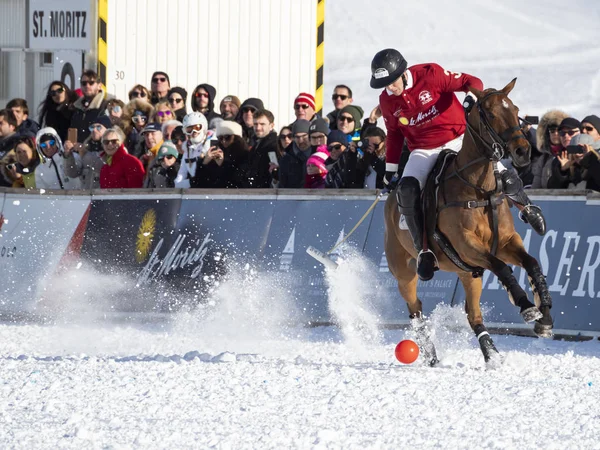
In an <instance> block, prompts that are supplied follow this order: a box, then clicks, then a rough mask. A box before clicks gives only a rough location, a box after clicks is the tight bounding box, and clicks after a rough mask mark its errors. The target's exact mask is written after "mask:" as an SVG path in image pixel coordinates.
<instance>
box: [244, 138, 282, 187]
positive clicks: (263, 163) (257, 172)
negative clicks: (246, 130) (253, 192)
mask: <svg viewBox="0 0 600 450" xmlns="http://www.w3.org/2000/svg"><path fill="white" fill-rule="evenodd" d="M269 152H275V154H277V133H276V132H275V131H271V132H270V133H269V134H268V135H266V136H265V137H264V138H262V139H259V140H258V141H257V142H256V145H255V146H254V147H253V148H252V150H250V154H249V157H248V172H247V176H248V181H249V183H250V187H251V188H269V187H271V174H270V173H269V163H270V159H269Z"/></svg>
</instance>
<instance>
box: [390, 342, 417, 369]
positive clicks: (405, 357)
mask: <svg viewBox="0 0 600 450" xmlns="http://www.w3.org/2000/svg"><path fill="white" fill-rule="evenodd" d="M395 353H396V359H397V360H398V361H400V362H401V363H402V364H412V363H414V362H415V361H416V360H417V358H418V357H419V346H418V345H417V344H416V343H415V342H414V341H411V340H410V339H405V340H404V341H400V342H399V343H398V345H396V350H395Z"/></svg>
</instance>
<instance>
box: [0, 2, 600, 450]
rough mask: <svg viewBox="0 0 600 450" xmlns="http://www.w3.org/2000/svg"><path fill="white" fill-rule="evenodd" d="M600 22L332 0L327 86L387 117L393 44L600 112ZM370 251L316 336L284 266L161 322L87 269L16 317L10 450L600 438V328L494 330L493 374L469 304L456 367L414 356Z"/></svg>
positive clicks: (584, 7) (437, 319) (465, 444)
mask: <svg viewBox="0 0 600 450" xmlns="http://www.w3.org/2000/svg"><path fill="white" fill-rule="evenodd" d="M599 15H600V14H599V9H598V7H597V5H596V3H595V2H591V1H589V0H586V1H583V0H573V1H571V2H569V4H568V7H567V6H566V4H565V3H564V2H559V1H556V0H550V1H546V2H544V3H543V4H540V3H537V2H535V3H534V2H531V1H527V2H525V1H518V0H503V1H501V2H499V1H487V0H478V1H474V0H462V1H460V2H445V1H441V0H439V1H432V0H422V1H419V2H392V1H382V0H372V1H371V2H369V3H368V5H367V4H366V3H364V2H359V1H358V0H346V1H333V0H330V1H328V2H327V12H326V20H327V22H326V72H325V79H326V86H325V91H326V95H329V94H328V93H330V92H331V91H332V90H333V86H334V85H335V84H336V83H338V82H342V83H347V84H349V85H350V86H351V87H353V89H354V91H355V99H356V103H357V104H361V105H362V106H364V107H365V110H366V111H368V110H370V109H371V108H372V107H373V106H374V105H375V102H376V99H377V93H376V92H375V91H372V90H371V89H370V88H369V87H368V80H369V71H370V60H371V58H372V55H373V54H374V53H375V52H376V51H378V50H380V49H382V48H385V47H388V46H389V47H396V48H398V49H400V50H401V51H402V52H403V53H404V55H405V56H406V57H407V59H408V60H409V63H411V64H413V63H420V62H427V61H435V62H438V63H440V64H441V65H442V66H444V67H445V68H447V69H450V70H454V71H464V72H469V73H472V74H475V75H477V76H480V77H481V78H482V79H483V81H484V83H485V84H486V86H495V87H502V86H503V85H504V84H506V83H507V82H508V81H510V80H511V79H512V78H513V77H515V76H517V77H518V78H519V81H518V83H517V86H516V88H515V90H514V91H513V94H512V95H511V97H512V98H513V99H514V101H515V102H516V103H517V104H518V105H519V106H520V107H521V110H522V111H523V113H524V114H525V113H526V114H530V115H534V114H535V115H541V114H543V112H544V111H545V110H547V109H549V108H552V107H561V108H564V109H565V110H567V111H568V112H571V113H572V114H573V115H575V116H576V117H579V118H581V117H583V115H585V114H588V113H594V112H595V113H596V114H598V113H599V112H600V111H598V106H599V104H600V102H599V95H600V92H599V86H598V81H599V80H600V78H599V77H598V74H599V69H598V65H597V63H596V60H597V58H598V56H600V46H599V45H598V44H597V42H600V40H599V39H598V35H599V34H600V27H598V22H599V20H598V19H599ZM326 104H327V103H326ZM326 109H327V108H326ZM362 264H363V262H361V261H360V260H359V259H356V258H350V259H349V260H348V263H347V265H346V266H342V268H341V270H339V271H338V272H336V273H334V274H330V275H329V278H328V279H329V282H330V287H331V295H330V309H331V311H332V313H333V314H334V315H335V317H336V318H337V321H338V324H339V326H338V327H328V328H312V329H310V328H303V327H298V326H297V325H291V324H290V318H292V317H293V316H294V315H295V312H294V311H290V307H289V305H290V304H291V303H292V302H290V301H289V300H290V299H289V297H290V296H293V293H289V292H286V291H285V290H280V291H278V290H277V288H276V286H275V285H274V283H276V280H277V274H258V275H255V276H254V279H253V280H250V281H248V280H244V279H239V278H238V279H235V278H232V279H230V280H226V281H225V282H223V284H222V285H221V286H220V287H219V288H218V289H217V291H216V292H215V295H214V297H213V299H212V301H211V302H209V303H208V304H207V305H205V306H204V307H202V308H199V309H198V310H196V311H192V312H182V313H179V314H175V315H173V316H171V317H169V318H166V319H162V320H157V321H156V322H155V323H142V322H135V321H132V322H128V323H114V322H110V321H107V320H105V319H104V318H103V314H102V312H101V311H100V309H99V308H98V304H97V303H95V302H86V301H85V300H83V299H84V298H88V296H87V295H84V293H86V292H87V291H93V292H94V294H95V297H98V296H102V295H104V297H105V299H104V305H103V306H105V305H106V304H110V302H112V301H118V298H115V295H118V292H117V291H118V289H115V284H112V285H111V284H110V283H108V282H107V281H106V280H105V279H104V278H101V277H102V276H101V275H100V274H89V273H86V272H85V271H84V270H81V271H79V272H77V273H75V274H70V276H71V277H75V280H78V282H77V283H73V279H72V278H71V283H72V284H71V286H75V285H76V286H77V288H76V289H63V290H61V291H60V294H58V292H59V291H56V292H55V298H52V299H46V301H47V302H48V303H46V304H45V305H44V307H45V312H46V313H48V314H49V317H50V319H48V320H47V321H45V322H43V323H39V324H36V323H28V324H3V325H0V448H24V449H33V448H52V449H55V448H74V449H83V448H103V449H125V448H149V449H153V448H178V449H180V448H218V449H238V448H240V449H243V448H248V449H256V448H261V449H263V448H264V449H282V448H302V449H304V448H314V449H329V448H331V449H337V448H356V449H362V448H376V449H379V448H381V449H398V448H411V449H413V448H414V449H419V448H453V449H471V448H502V449H506V448H515V449H517V448H519V449H521V448H544V449H565V448H586V449H588V448H600V439H598V438H599V436H600V409H598V400H599V399H600V394H599V392H598V389H599V387H600V379H598V374H599V373H600V359H599V356H600V343H599V342H598V341H597V340H594V341H589V342H561V341H547V340H539V339H532V338H523V337H514V336H494V340H495V342H496V345H497V347H498V349H499V351H500V352H501V353H502V355H503V357H504V364H503V365H502V366H501V367H500V368H498V369H496V370H487V369H486V367H485V364H484V362H483V357H482V355H481V352H480V350H479V348H478V345H477V342H476V340H475V338H474V336H473V334H472V332H471V330H470V329H469V327H468V324H467V322H466V318H465V316H464V314H463V312H462V311H461V310H460V309H457V308H449V307H447V306H439V307H438V308H437V309H436V311H435V312H434V314H433V315H432V317H431V326H432V328H433V332H434V341H435V343H436V346H437V350H438V353H439V356H440V359H441V363H440V365H439V367H436V368H428V367H425V366H423V365H422V364H421V362H420V361H417V362H416V363H415V364H413V365H411V366H403V365H402V364H400V363H398V362H397V361H395V359H394V346H395V344H396V343H397V342H398V341H400V340H402V339H404V338H411V337H412V335H411V332H410V331H402V330H380V329H379V328H378V318H377V315H376V314H375V313H374V312H373V309H372V308H371V305H370V304H369V301H368V299H369V298H371V296H372V295H373V294H372V292H371V291H369V288H368V286H365V285H363V284H361V282H360V280H361V279H365V278H358V277H356V276H353V273H355V272H356V271H360V270H363V269H364V267H363V266H362ZM367 279H368V278H367ZM296 294H300V295H301V293H296ZM398 301H402V300H400V298H399V299H398Z"/></svg>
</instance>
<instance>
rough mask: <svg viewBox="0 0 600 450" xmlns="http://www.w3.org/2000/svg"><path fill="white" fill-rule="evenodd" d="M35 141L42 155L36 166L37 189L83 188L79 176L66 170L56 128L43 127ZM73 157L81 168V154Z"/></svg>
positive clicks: (61, 145)
mask: <svg viewBox="0 0 600 450" xmlns="http://www.w3.org/2000/svg"><path fill="white" fill-rule="evenodd" d="M104 117H106V116H104ZM107 118H108V117H107ZM35 141H36V147H37V148H36V149H37V152H38V154H39V157H40V163H39V164H38V165H37V167H36V168H35V187H36V188H37V189H81V180H80V179H79V177H70V176H68V175H67V173H66V171H65V168H66V161H65V158H64V157H63V155H64V149H63V144H62V141H61V140H60V137H59V136H58V133H57V132H56V130H55V129H54V128H50V127H46V128H42V129H41V130H40V131H38V133H37V135H36V137H35ZM73 158H74V159H75V164H76V165H77V166H78V167H79V170H81V159H80V158H79V155H77V154H75V155H73Z"/></svg>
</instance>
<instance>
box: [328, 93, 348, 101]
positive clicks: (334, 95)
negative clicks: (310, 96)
mask: <svg viewBox="0 0 600 450" xmlns="http://www.w3.org/2000/svg"><path fill="white" fill-rule="evenodd" d="M338 98H339V99H340V100H346V99H347V98H348V96H347V95H342V94H333V95H332V96H331V100H337V99H338Z"/></svg>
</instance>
